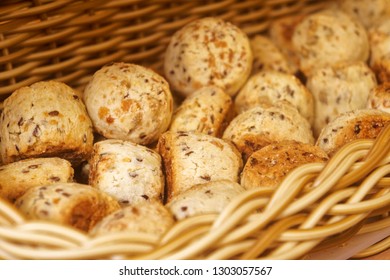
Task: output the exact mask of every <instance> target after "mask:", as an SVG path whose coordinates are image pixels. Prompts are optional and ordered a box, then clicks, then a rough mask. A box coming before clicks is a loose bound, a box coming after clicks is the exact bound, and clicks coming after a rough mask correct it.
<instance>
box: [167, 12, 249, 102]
mask: <svg viewBox="0 0 390 280" xmlns="http://www.w3.org/2000/svg"><path fill="white" fill-rule="evenodd" d="M252 62H253V57H252V51H251V47H250V42H249V39H248V37H247V35H246V34H245V33H244V32H243V31H242V30H240V29H239V28H238V27H236V26H234V25H233V24H231V23H229V22H225V21H223V20H222V19H219V18H213V17H207V18H202V19H199V20H195V21H193V22H191V23H189V24H187V25H186V26H184V27H183V28H181V29H180V30H178V31H177V32H176V33H175V34H174V35H173V36H172V38H171V41H170V43H169V45H168V48H167V50H166V53H165V61H164V72H165V76H166V78H167V79H168V81H169V83H170V85H171V86H172V88H173V89H174V90H175V91H177V92H178V93H179V94H181V95H182V96H187V95H189V94H191V93H192V92H194V91H195V90H197V89H199V88H201V87H203V86H208V85H215V86H218V87H220V88H222V89H223V90H224V91H225V92H226V93H227V94H229V95H230V96H234V95H235V94H236V93H237V91H238V90H239V89H240V88H241V86H242V85H243V84H244V83H245V81H246V79H247V78H248V77H249V75H250V73H251V69H252Z"/></svg>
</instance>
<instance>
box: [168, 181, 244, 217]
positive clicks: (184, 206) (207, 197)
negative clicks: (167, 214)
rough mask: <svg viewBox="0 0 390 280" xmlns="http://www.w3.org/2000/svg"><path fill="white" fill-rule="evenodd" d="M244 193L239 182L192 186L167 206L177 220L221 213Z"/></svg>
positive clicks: (216, 182)
mask: <svg viewBox="0 0 390 280" xmlns="http://www.w3.org/2000/svg"><path fill="white" fill-rule="evenodd" d="M244 191H245V189H244V188H243V187H242V186H241V185H240V184H238V183H237V182H232V181H228V180H220V181H213V182H208V183H204V184H199V185H195V186H192V187H191V188H189V189H188V190H186V191H184V192H182V193H181V194H179V195H177V196H176V197H174V198H172V200H171V201H170V202H169V203H168V204H167V205H166V206H167V207H168V209H169V210H170V211H171V212H172V213H173V215H174V217H175V218H176V220H182V219H185V218H187V217H191V216H195V215H199V214H209V213H220V212H222V210H223V209H224V208H225V207H226V206H227V205H228V204H229V203H230V201H232V200H233V199H234V198H236V197H237V196H238V195H240V194H241V193H243V192H244Z"/></svg>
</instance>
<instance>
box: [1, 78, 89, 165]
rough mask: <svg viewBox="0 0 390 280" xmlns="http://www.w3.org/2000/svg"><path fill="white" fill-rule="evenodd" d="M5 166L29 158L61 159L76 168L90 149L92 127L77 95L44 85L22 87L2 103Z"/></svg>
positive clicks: (52, 83) (55, 84) (59, 86)
mask: <svg viewBox="0 0 390 280" xmlns="http://www.w3.org/2000/svg"><path fill="white" fill-rule="evenodd" d="M0 135H1V143H0V152H1V157H2V159H3V162H4V163H11V162H14V161H17V160H21V159H25V158H30V157H60V158H64V159H67V160H69V161H71V162H72V163H74V164H78V163H80V162H82V161H84V160H86V159H87V158H88V157H89V155H90V153H91V151H92V145H93V133H92V123H91V120H90V118H89V116H88V114H87V112H86V109H85V106H84V104H83V103H82V101H81V100H80V98H79V97H78V96H77V94H76V92H75V91H74V90H73V89H72V88H70V87H69V86H67V85H66V84H64V83H61V82H56V81H43V82H37V83H35V84H32V85H31V86H26V87H22V88H20V89H18V90H16V91H15V92H13V93H12V95H11V96H9V97H8V98H7V99H6V100H5V101H4V110H3V112H2V114H1V118H0Z"/></svg>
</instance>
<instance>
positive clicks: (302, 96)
mask: <svg viewBox="0 0 390 280" xmlns="http://www.w3.org/2000/svg"><path fill="white" fill-rule="evenodd" d="M281 100H284V101H288V102H289V103H291V105H293V106H294V107H296V108H297V109H298V112H299V113H300V114H301V115H302V116H303V117H305V118H306V119H307V120H308V121H309V123H310V124H312V123H313V120H314V104H313V96H312V94H311V93H310V92H309V91H308V90H307V88H306V86H305V85H303V84H302V83H301V81H300V80H299V79H298V78H297V77H295V76H294V75H292V74H286V73H281V72H277V71H272V70H269V71H261V72H259V73H257V74H255V75H253V76H251V77H250V78H249V79H248V81H247V82H246V83H245V85H244V87H243V88H242V89H241V90H240V92H239V93H238V95H237V96H236V99H235V101H234V104H235V107H236V111H237V113H242V112H244V111H246V110H248V109H251V108H253V107H256V106H258V105H259V104H261V103H264V102H266V103H271V104H274V103H277V102H278V101H281Z"/></svg>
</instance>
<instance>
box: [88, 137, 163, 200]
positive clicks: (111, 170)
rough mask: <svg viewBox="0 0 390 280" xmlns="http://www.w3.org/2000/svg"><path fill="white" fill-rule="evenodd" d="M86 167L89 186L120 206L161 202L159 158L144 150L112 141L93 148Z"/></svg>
mask: <svg viewBox="0 0 390 280" xmlns="http://www.w3.org/2000/svg"><path fill="white" fill-rule="evenodd" d="M89 164H90V168H89V185H91V186H93V187H95V188H97V189H99V190H101V191H103V192H105V193H107V194H109V195H111V196H112V197H114V198H115V199H117V200H118V202H119V203H120V204H121V205H129V204H133V203H136V202H138V201H141V200H148V199H160V200H161V199H162V196H163V193H164V175H163V172H162V162H161V157H160V155H159V154H158V153H157V152H155V151H153V150H151V149H149V148H147V147H145V146H142V145H139V144H136V143H132V142H130V141H123V140H115V139H110V140H105V141H101V142H98V143H95V144H94V149H93V153H92V157H91V159H90V161H89Z"/></svg>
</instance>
